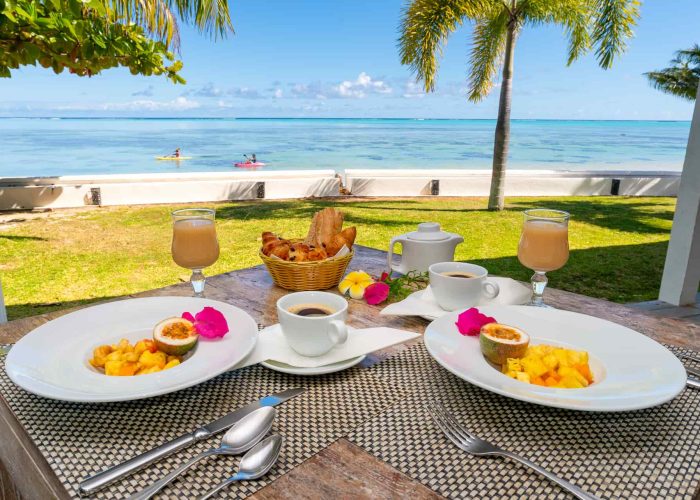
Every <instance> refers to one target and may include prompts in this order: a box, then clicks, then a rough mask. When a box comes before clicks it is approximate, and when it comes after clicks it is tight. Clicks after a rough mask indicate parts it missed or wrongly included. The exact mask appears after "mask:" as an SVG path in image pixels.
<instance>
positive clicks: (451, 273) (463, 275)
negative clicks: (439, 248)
mask: <svg viewBox="0 0 700 500" xmlns="http://www.w3.org/2000/svg"><path fill="white" fill-rule="evenodd" d="M441 274H442V275H443V276H449V277H450V278H476V275H475V274H472V273H467V272H464V271H447V272H445V273H441Z"/></svg>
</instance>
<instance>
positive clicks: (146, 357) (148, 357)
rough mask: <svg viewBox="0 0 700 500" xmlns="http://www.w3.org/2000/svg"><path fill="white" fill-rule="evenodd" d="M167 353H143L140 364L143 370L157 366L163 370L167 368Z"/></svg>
mask: <svg viewBox="0 0 700 500" xmlns="http://www.w3.org/2000/svg"><path fill="white" fill-rule="evenodd" d="M165 362H166V361H165V353H164V352H161V351H158V352H151V351H144V352H142V353H141V356H140V357H139V364H140V365H141V366H142V367H143V368H150V367H153V366H157V367H158V368H159V369H161V370H162V369H163V367H164V366H165Z"/></svg>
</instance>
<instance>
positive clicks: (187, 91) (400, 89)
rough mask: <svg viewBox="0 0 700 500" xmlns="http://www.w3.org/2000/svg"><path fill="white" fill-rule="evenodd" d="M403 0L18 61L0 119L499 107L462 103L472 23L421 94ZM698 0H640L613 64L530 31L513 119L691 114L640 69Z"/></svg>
mask: <svg viewBox="0 0 700 500" xmlns="http://www.w3.org/2000/svg"><path fill="white" fill-rule="evenodd" d="M402 5H403V2H402V1H400V0H379V1H378V0H332V1H328V0H301V1H297V2H289V1H288V0H265V1H259V0H235V1H232V2H231V10H232V18H233V22H234V25H235V27H236V34H235V35H233V36H230V37H228V38H227V39H226V40H223V41H218V42H214V41H212V40H210V39H208V38H206V37H203V36H201V35H199V34H198V33H197V32H196V31H195V30H193V29H191V28H189V27H183V28H182V49H181V57H182V60H183V62H184V64H185V67H184V70H183V72H182V75H183V76H184V78H185V79H186V80H187V85H184V86H182V85H173V84H172V83H170V82H169V81H168V80H166V79H165V78H162V77H148V78H147V77H134V76H132V75H130V74H129V73H128V72H127V71H125V70H121V69H113V70H108V71H106V72H104V73H103V74H102V75H99V76H96V77H93V78H80V77H76V76H74V75H69V74H63V75H54V74H53V73H52V72H51V71H50V70H44V69H39V68H23V69H21V70H19V71H15V72H13V76H12V78H11V79H0V116H174V117H179V116H183V117H184V116H198V117H210V116H211V117H218V116H221V117H242V116H258V117H278V116H284V117H297V116H299V117H302V116H303V117H417V118H495V116H496V109H497V105H498V96H497V93H498V91H497V89H496V90H495V92H494V93H492V95H491V96H489V97H488V98H487V99H485V100H484V101H483V102H482V103H479V104H473V103H470V102H468V101H467V100H466V97H465V95H464V94H465V92H464V87H465V83H464V82H465V78H466V73H467V53H468V50H469V43H470V34H471V27H470V26H465V27H464V28H462V29H461V30H459V31H458V32H456V33H454V34H453V35H452V37H451V38H450V41H449V43H448V46H447V49H446V51H445V55H444V58H443V60H442V62H441V66H440V72H439V78H438V89H437V91H436V92H435V93H433V94H430V95H425V94H424V93H423V92H422V91H421V90H420V88H419V87H418V86H416V85H415V84H413V78H412V76H411V73H410V71H409V69H408V68H406V67H404V66H402V65H401V64H400V63H399V60H398V52H397V49H396V38H397V26H398V23H399V19H400V12H401V7H402ZM698 19H700V2H698V0H672V1H668V0H665V1H664V0H646V1H645V2H644V3H643V6H642V18H641V21H640V23H639V25H638V26H637V28H636V29H635V33H636V36H635V38H634V39H633V40H632V41H631V42H630V48H629V51H628V52H627V53H626V54H624V55H623V56H622V58H621V59H619V60H618V61H617V63H616V64H615V66H614V67H613V69H612V70H608V71H603V70H601V69H599V68H598V66H597V65H596V63H595V60H594V59H593V57H591V56H586V57H584V58H582V59H581V60H579V61H577V62H576V63H574V64H573V65H572V66H570V67H567V66H566V64H565V60H566V43H565V39H564V37H563V36H562V31H561V29H559V28H555V27H540V28H526V29H525V30H524V31H523V33H522V35H521V36H520V38H519V40H518V45H517V47H516V55H515V84H514V96H513V109H512V116H513V117H514V118H547V119H651V120H688V119H690V117H691V114H692V105H691V104H690V103H689V102H687V101H683V100H681V99H679V98H676V97H672V96H668V95H664V94H662V93H660V92H658V91H656V90H654V89H653V88H651V87H650V86H649V84H648V83H647V81H646V79H645V78H644V77H643V76H642V73H643V72H645V71H649V70H653V69H658V68H662V67H664V66H665V65H666V64H667V62H668V61H669V60H670V59H671V57H672V56H673V52H674V51H675V50H677V49H680V48H686V47H689V46H691V45H692V44H693V43H699V42H700V30H699V29H698Z"/></svg>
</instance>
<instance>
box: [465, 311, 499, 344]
mask: <svg viewBox="0 0 700 500" xmlns="http://www.w3.org/2000/svg"><path fill="white" fill-rule="evenodd" d="M489 323H496V318H492V317H491V316H486V315H485V314H482V313H481V312H479V310H478V309H477V308H476V307H472V308H470V309H467V310H466V311H464V312H463V313H462V314H460V315H459V317H458V318H457V323H455V325H457V330H459V333H461V334H462V335H468V336H470V337H475V336H477V335H479V332H480V331H481V327H482V326H484V325H487V324H489Z"/></svg>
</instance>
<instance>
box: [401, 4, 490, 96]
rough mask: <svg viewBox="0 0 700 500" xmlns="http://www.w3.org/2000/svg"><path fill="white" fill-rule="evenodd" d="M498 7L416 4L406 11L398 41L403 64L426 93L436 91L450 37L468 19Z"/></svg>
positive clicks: (479, 16)
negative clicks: (409, 69) (438, 72)
mask: <svg viewBox="0 0 700 500" xmlns="http://www.w3.org/2000/svg"><path fill="white" fill-rule="evenodd" d="M496 3H497V1H496V0H413V1H412V2H411V3H410V4H408V6H407V7H406V8H405V9H404V11H403V15H402V19H401V25H400V28H399V31H400V36H399V40H398V45H399V54H400V56H401V63H402V64H405V65H407V66H409V67H410V68H411V70H412V71H413V72H414V73H415V75H416V80H417V81H422V82H423V84H424V87H425V91H426V92H431V91H433V90H434V89H435V78H436V75H437V70H438V66H439V59H440V57H441V56H442V52H443V47H444V45H445V43H447V39H448V37H449V35H450V34H451V33H452V32H453V31H455V30H456V29H457V28H459V27H460V26H461V25H462V24H463V23H464V21H465V19H478V18H481V17H483V16H484V15H485V14H487V13H488V12H490V11H491V10H492V9H493V8H494V5H495V4H496ZM498 3H500V2H498ZM501 5H502V4H501Z"/></svg>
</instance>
